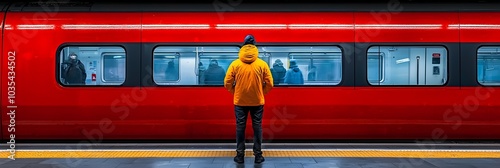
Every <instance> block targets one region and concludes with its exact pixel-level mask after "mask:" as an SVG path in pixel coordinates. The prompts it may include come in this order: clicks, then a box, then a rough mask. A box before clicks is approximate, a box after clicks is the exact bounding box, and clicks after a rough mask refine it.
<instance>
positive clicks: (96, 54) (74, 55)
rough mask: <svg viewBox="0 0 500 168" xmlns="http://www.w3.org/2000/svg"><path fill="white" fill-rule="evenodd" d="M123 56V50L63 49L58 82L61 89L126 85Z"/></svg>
mask: <svg viewBox="0 0 500 168" xmlns="http://www.w3.org/2000/svg"><path fill="white" fill-rule="evenodd" d="M125 56H126V55H125V49H124V48H122V47H114V46H100V47H99V46H93V47H89V46H68V47H64V48H63V49H62V50H61V51H60V59H59V64H60V66H59V72H60V73H59V80H60V82H61V84H63V85H121V84H123V82H125Z"/></svg>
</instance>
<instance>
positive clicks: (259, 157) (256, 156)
mask: <svg viewBox="0 0 500 168" xmlns="http://www.w3.org/2000/svg"><path fill="white" fill-rule="evenodd" d="M265 160H266V159H264V157H263V156H262V155H255V163H262V162H264V161H265Z"/></svg>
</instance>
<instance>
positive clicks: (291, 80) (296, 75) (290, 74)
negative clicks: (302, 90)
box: [284, 60, 304, 85]
mask: <svg viewBox="0 0 500 168" xmlns="http://www.w3.org/2000/svg"><path fill="white" fill-rule="evenodd" d="M284 82H285V83H287V84H292V85H293V84H304V76H303V75H302V71H301V70H300V69H299V67H298V66H297V62H295V60H292V61H290V69H288V71H286V75H285V81H284Z"/></svg>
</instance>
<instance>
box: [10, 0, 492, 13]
mask: <svg viewBox="0 0 500 168" xmlns="http://www.w3.org/2000/svg"><path fill="white" fill-rule="evenodd" d="M60 1H63V2H60ZM232 1H233V2H234V1H235V0H232ZM240 1H241V3H236V4H231V3H229V2H227V1H226V0H211V1H210V3H207V2H199V1H194V2H190V1H189V0H184V1H169V2H161V3H158V2H149V1H147V0H141V1H140V2H136V3H124V2H120V3H117V2H113V1H93V2H92V1H68V0H53V1H43V2H41V1H35V2H29V1H26V2H16V1H11V3H12V5H11V6H10V7H9V8H8V11H17V12H23V11H25V12H41V11H48V10H51V9H52V10H57V11H59V12H217V11H233V12H293V11H302V12H306V11H314V12H335V11H338V12H358V11H359V12H363V11H364V12H370V11H375V12H377V11H395V10H399V9H401V11H403V12H405V11H406V12H439V11H443V12H447V11H500V2H497V1H490V0H475V1H469V2H466V3H445V2H439V1H438V0H434V1H432V2H429V1H418V0H406V1H405V0H386V1H383V2H382V1H376V0H374V1H369V2H365V3H363V2H360V1H356V0H345V1H343V2H335V1H329V2H323V1H315V0H307V2H308V3H289V2H286V3H276V2H274V3H269V2H260V3H254V2H245V1H243V0H240ZM346 2H349V3H346ZM6 4H7V2H4V3H1V2H0V8H2V10H3V11H5V6H6ZM231 5H233V6H231ZM220 7H226V9H227V10H217V9H218V8H220Z"/></svg>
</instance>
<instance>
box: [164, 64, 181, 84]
mask: <svg viewBox="0 0 500 168" xmlns="http://www.w3.org/2000/svg"><path fill="white" fill-rule="evenodd" d="M165 80H167V81H177V80H179V72H178V71H177V69H175V66H174V62H173V61H169V62H168V63H167V69H166V70H165Z"/></svg>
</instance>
